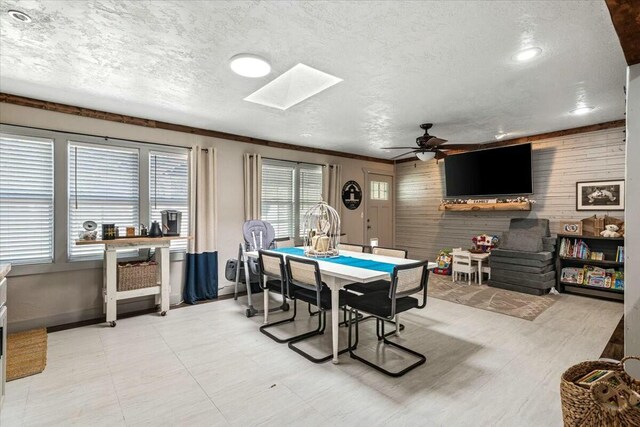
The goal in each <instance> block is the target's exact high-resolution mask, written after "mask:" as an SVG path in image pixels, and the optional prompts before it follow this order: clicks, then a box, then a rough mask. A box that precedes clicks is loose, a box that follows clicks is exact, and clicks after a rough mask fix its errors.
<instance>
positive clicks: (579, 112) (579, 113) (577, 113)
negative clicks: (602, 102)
mask: <svg viewBox="0 0 640 427" xmlns="http://www.w3.org/2000/svg"><path fill="white" fill-rule="evenodd" d="M593 110H595V108H594V107H578V108H576V109H573V110H571V111H569V113H571V114H573V115H574V116H582V115H584V114H589V113H590V112H592V111H593Z"/></svg>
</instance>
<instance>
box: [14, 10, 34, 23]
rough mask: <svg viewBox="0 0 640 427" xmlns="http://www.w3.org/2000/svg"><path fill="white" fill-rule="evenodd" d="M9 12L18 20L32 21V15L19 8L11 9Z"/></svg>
mask: <svg viewBox="0 0 640 427" xmlns="http://www.w3.org/2000/svg"><path fill="white" fill-rule="evenodd" d="M8 13H9V16H10V17H12V18H13V19H15V20H16V21H20V22H23V23H27V22H31V17H30V16H29V15H27V14H26V13H24V12H20V11H19V10H10V11H9V12H8Z"/></svg>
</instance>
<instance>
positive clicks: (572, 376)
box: [560, 356, 640, 427]
mask: <svg viewBox="0 0 640 427" xmlns="http://www.w3.org/2000/svg"><path fill="white" fill-rule="evenodd" d="M629 359H637V360H640V357H633V356H631V357H625V358H624V359H622V360H621V361H620V362H607V361H604V360H599V361H590V362H582V363H579V364H577V365H574V366H572V367H571V368H569V369H567V370H566V371H565V373H564V374H562V378H561V381H560V397H561V399H562V418H563V420H564V425H565V426H572V427H573V426H575V427H578V426H580V427H582V426H584V427H586V426H602V427H604V426H614V427H618V426H619V427H623V426H640V409H638V408H632V407H627V408H619V409H617V410H611V409H609V408H606V407H604V406H603V405H602V404H601V403H600V402H599V401H598V400H596V399H595V398H594V397H593V395H592V392H591V389H588V388H584V387H582V386H579V385H578V384H575V383H574V381H576V380H577V379H579V378H581V377H583V376H584V375H587V374H588V373H589V372H592V371H594V370H596V369H604V370H610V371H615V372H616V373H617V374H618V376H619V377H620V378H621V379H622V380H623V381H624V382H625V383H626V384H627V385H628V386H629V388H631V389H632V390H634V391H636V392H638V393H640V381H637V380H634V379H633V378H631V377H630V376H629V374H627V373H626V372H625V370H624V362H626V361H627V360H629Z"/></svg>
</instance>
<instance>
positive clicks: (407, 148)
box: [380, 147, 416, 150]
mask: <svg viewBox="0 0 640 427" xmlns="http://www.w3.org/2000/svg"><path fill="white" fill-rule="evenodd" d="M380 149H381V150H400V149H402V150H415V149H416V147H381V148H380Z"/></svg>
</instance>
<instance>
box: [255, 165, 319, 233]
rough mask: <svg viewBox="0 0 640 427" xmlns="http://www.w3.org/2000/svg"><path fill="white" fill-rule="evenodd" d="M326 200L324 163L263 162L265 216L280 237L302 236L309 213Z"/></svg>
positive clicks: (263, 208) (263, 204)
mask: <svg viewBox="0 0 640 427" xmlns="http://www.w3.org/2000/svg"><path fill="white" fill-rule="evenodd" d="M320 200H322V166H318V165H309V164H297V163H294V162H285V161H279V160H268V159H264V160H263V161H262V219H263V220H264V221H268V222H270V223H271V225H273V228H274V229H275V232H276V237H291V238H299V237H301V232H302V230H301V229H302V221H303V219H304V214H305V212H306V211H307V210H308V209H309V208H310V207H311V206H312V205H313V204H315V203H317V202H319V201H320Z"/></svg>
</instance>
